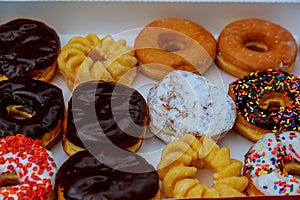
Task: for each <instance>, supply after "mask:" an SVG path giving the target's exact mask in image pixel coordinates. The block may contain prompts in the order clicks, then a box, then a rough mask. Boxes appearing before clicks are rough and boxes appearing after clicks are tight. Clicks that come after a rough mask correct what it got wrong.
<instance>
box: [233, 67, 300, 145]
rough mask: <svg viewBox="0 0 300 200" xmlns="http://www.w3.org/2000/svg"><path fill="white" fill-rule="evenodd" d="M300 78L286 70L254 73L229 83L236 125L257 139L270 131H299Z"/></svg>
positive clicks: (242, 131) (247, 135)
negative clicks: (236, 113)
mask: <svg viewBox="0 0 300 200" xmlns="http://www.w3.org/2000/svg"><path fill="white" fill-rule="evenodd" d="M299 87H300V79H299V78H297V77H296V76H295V75H292V74H288V73H286V72H283V71H275V70H266V71H261V72H256V73H251V74H250V75H249V76H246V77H244V78H243V79H238V80H236V81H235V82H233V83H231V84H230V88H229V95H230V96H231V97H232V98H233V100H234V101H235V103H236V107H237V111H238V116H237V120H236V123H235V125H234V128H235V129H236V130H237V131H238V132H239V133H241V134H242V135H244V136H245V137H247V138H248V139H250V140H252V141H254V142H256V141H257V140H259V139H260V138H262V137H263V136H264V134H266V133H269V132H277V131H279V132H282V131H291V130H293V131H300V95H299V94H300V88H299Z"/></svg>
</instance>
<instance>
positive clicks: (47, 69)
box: [0, 19, 60, 81]
mask: <svg viewBox="0 0 300 200" xmlns="http://www.w3.org/2000/svg"><path fill="white" fill-rule="evenodd" d="M59 52H60V40H59V37H58V35H57V34H56V32H55V31H54V30H53V29H52V28H50V27H48V26H47V25H46V24H44V23H42V22H39V21H35V20H32V19H15V20H12V21H10V22H7V23H6V24H2V25H0V80H3V79H9V78H13V77H30V78H33V79H39V80H43V81H49V80H50V79H51V78H52V77H53V75H54V74H55V72H56V68H57V65H56V59H57V56H58V53H59Z"/></svg>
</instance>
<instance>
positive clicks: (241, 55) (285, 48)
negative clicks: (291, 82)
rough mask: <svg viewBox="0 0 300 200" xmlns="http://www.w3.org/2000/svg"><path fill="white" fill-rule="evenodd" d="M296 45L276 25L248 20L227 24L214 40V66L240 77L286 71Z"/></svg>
mask: <svg viewBox="0 0 300 200" xmlns="http://www.w3.org/2000/svg"><path fill="white" fill-rule="evenodd" d="M297 54H298V45H297V43H296V41H295V39H294V37H293V35H292V34H291V33H290V32H289V31H288V30H286V29H285V28H283V27H281V26H280V25H278V24H275V23H272V22H270V21H266V20H263V19H256V18H249V19H242V20H237V21H234V22H232V23H230V24H228V25H227V26H226V27H225V28H224V29H223V30H222V32H221V33H220V35H219V38H218V53H217V58H216V64H217V65H218V66H219V67H220V68H222V69H223V70H224V71H226V72H228V73H229V74H232V75H234V76H236V77H239V78H242V77H244V76H246V75H248V74H250V72H255V71H258V70H267V69H274V70H284V71H287V72H290V71H291V70H292V69H293V66H294V64H295V61H296V57H297Z"/></svg>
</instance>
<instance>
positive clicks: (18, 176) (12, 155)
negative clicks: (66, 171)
mask: <svg viewBox="0 0 300 200" xmlns="http://www.w3.org/2000/svg"><path fill="white" fill-rule="evenodd" d="M40 145H41V143H40V141H39V140H33V139H30V138H26V137H25V136H24V135H21V134H17V135H16V136H7V137H6V138H1V139H0V166H1V167H0V197H1V199H54V194H53V191H54V179H55V173H56V164H55V162H54V158H53V156H52V153H51V152H50V151H47V150H46V149H45V148H43V147H42V146H40Z"/></svg>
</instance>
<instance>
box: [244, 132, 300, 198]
mask: <svg viewBox="0 0 300 200" xmlns="http://www.w3.org/2000/svg"><path fill="white" fill-rule="evenodd" d="M299 134H300V133H299V132H296V131H286V132H282V133H275V134H274V133H268V134H266V135H265V136H264V137H263V138H262V139H260V140H259V141H258V142H257V143H255V144H254V145H253V146H252V147H251V148H250V150H249V151H248V152H247V153H246V154H245V163H244V175H245V176H246V177H248V179H249V185H248V187H247V189H246V191H247V193H248V195H250V196H254V195H299V194H300V179H299V178H298V177H296V176H295V175H299V174H300V163H299V162H300V146H299V142H300V137H299V136H300V135H299Z"/></svg>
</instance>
